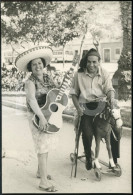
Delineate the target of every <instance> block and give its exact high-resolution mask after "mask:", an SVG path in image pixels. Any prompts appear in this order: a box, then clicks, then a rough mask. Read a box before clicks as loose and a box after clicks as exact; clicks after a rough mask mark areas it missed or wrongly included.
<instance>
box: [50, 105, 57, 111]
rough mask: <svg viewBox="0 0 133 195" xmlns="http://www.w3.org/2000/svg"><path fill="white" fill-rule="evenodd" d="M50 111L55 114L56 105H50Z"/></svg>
mask: <svg viewBox="0 0 133 195" xmlns="http://www.w3.org/2000/svg"><path fill="white" fill-rule="evenodd" d="M50 110H51V111H52V112H57V110H58V106H57V105H56V104H52V105H51V106H50Z"/></svg>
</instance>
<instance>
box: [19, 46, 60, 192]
mask: <svg viewBox="0 0 133 195" xmlns="http://www.w3.org/2000/svg"><path fill="white" fill-rule="evenodd" d="M51 59H52V50H51V49H50V48H49V47H43V46H38V47H35V48H32V49H29V50H28V51H26V52H24V53H23V54H20V55H19V56H18V57H17V58H16V66H17V68H18V69H19V70H20V71H24V72H31V75H30V76H29V78H28V80H27V81H26V82H25V92H26V104H27V109H28V119H29V125H30V129H31V132H32V136H33V140H34V144H35V149H36V153H37V157H38V171H37V177H38V178H39V177H40V179H41V181H40V184H39V187H40V188H41V189H43V190H44V191H47V192H56V191H57V189H56V188H55V186H53V185H52V184H51V182H50V181H49V179H51V176H50V175H48V174H47V160H48V152H49V150H50V148H51V147H52V146H53V147H54V144H55V142H56V135H55V134H49V133H47V132H46V126H47V120H46V118H45V117H44V115H43V113H42V111H41V107H42V106H44V105H45V103H46V96H47V93H48V92H49V90H50V89H53V88H55V87H56V86H55V84H54V83H53V81H52V80H51V78H50V77H49V75H46V74H44V73H43V69H44V68H45V69H46V68H47V65H48V64H49V63H50V62H51ZM34 114H36V115H37V116H38V117H39V129H38V128H36V127H35V125H34V124H33V121H32V118H33V116H34ZM57 171H58V170H57Z"/></svg>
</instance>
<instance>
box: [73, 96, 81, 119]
mask: <svg viewBox="0 0 133 195" xmlns="http://www.w3.org/2000/svg"><path fill="white" fill-rule="evenodd" d="M72 101H73V104H74V106H75V107H76V109H77V111H78V114H79V115H80V116H82V115H83V108H81V106H80V105H79V101H78V97H77V96H76V95H74V94H73V95H72Z"/></svg>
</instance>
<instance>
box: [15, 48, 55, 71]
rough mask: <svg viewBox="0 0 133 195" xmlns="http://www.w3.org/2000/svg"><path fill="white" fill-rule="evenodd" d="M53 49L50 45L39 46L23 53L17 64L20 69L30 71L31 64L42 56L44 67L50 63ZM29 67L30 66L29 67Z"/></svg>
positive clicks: (16, 61) (17, 59)
mask: <svg viewBox="0 0 133 195" xmlns="http://www.w3.org/2000/svg"><path fill="white" fill-rule="evenodd" d="M52 56H53V51H52V49H51V48H50V47H46V46H37V47H34V48H32V49H29V50H27V51H25V52H23V53H21V54H20V55H19V56H18V57H17V58H16V60H15V65H16V67H17V68H18V69H19V70H20V71H24V72H29V71H30V69H29V66H30V65H29V64H30V62H31V61H32V60H34V59H36V58H41V60H42V61H43V64H44V67H45V66H47V65H48V64H50V62H51V60H52ZM27 65H28V66H27ZM27 67H28V68H27Z"/></svg>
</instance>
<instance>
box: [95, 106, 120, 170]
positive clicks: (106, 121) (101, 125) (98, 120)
mask: <svg viewBox="0 0 133 195" xmlns="http://www.w3.org/2000/svg"><path fill="white" fill-rule="evenodd" d="M112 123H114V126H115V132H116V134H117V138H116V136H115V133H114V132H113V129H112V127H111V124H112ZM93 125H94V137H95V143H96V147H95V160H94V167H96V168H98V169H101V166H100V163H99V161H98V157H99V151H100V141H101V139H102V138H104V139H105V142H106V147H107V150H108V156H109V167H110V168H115V163H114V161H113V158H112V151H111V144H110V135H111V131H112V133H113V135H114V136H115V139H116V140H117V139H120V138H121V134H122V120H121V116H120V108H119V106H118V105H117V103H115V105H113V107H112V108H111V107H110V106H109V104H108V103H106V106H105V108H104V110H103V111H102V112H101V113H99V114H96V116H95V117H94V119H93ZM117 141H118V140H117Z"/></svg>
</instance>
